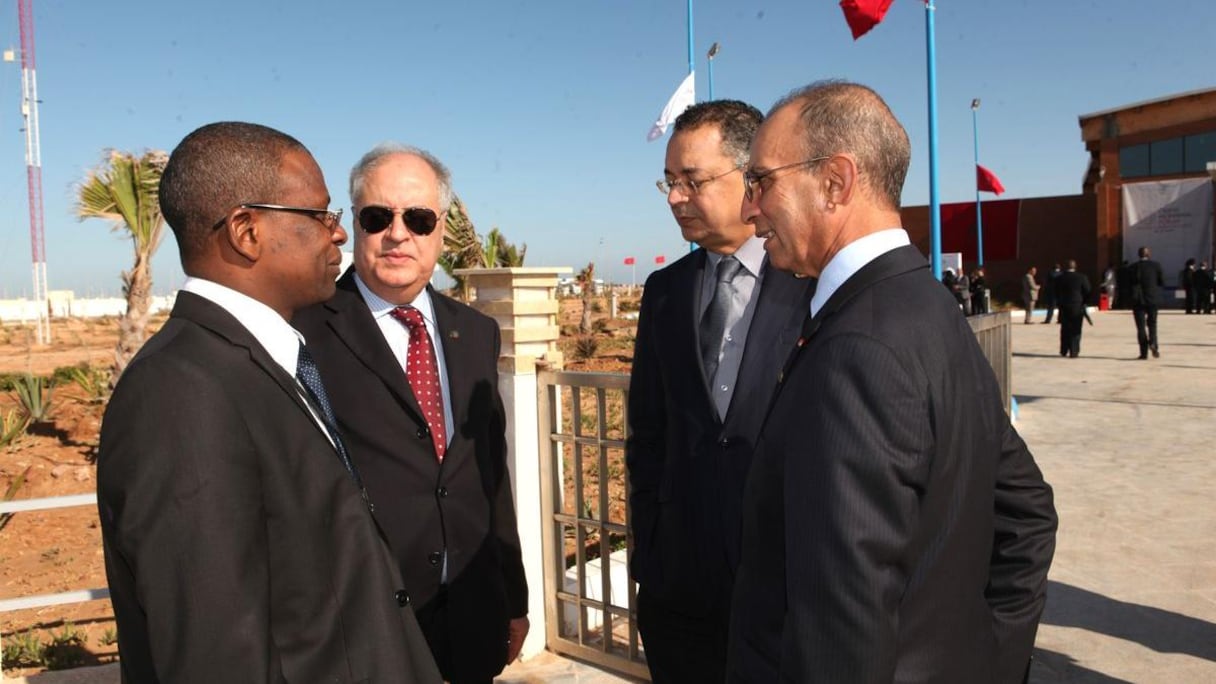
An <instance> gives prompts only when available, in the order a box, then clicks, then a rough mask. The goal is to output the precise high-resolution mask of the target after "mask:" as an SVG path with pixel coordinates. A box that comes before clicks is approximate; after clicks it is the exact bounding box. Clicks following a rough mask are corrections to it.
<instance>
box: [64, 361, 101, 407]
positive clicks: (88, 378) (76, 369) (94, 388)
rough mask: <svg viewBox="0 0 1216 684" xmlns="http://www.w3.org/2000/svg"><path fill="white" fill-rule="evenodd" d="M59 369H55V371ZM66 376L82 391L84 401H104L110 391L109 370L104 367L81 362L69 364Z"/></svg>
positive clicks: (97, 402) (98, 402) (95, 402)
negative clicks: (76, 364)
mask: <svg viewBox="0 0 1216 684" xmlns="http://www.w3.org/2000/svg"><path fill="white" fill-rule="evenodd" d="M59 370H60V369H56V371H55V372H56V373H58V372H59ZM66 370H67V371H68V373H67V375H68V378H69V379H70V380H71V381H72V382H74V383H76V386H77V387H79V388H80V390H81V392H83V393H84V396H85V401H86V402H88V403H90V404H101V403H104V402H105V400H106V397H107V396H108V395H109V393H110V371H109V370H108V369H105V368H93V367H92V366H90V365H88V364H85V363H82V364H80V365H79V366H69V367H67V369H66Z"/></svg>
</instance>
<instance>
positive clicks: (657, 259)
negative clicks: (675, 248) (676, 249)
mask: <svg viewBox="0 0 1216 684" xmlns="http://www.w3.org/2000/svg"><path fill="white" fill-rule="evenodd" d="M654 262H655V263H656V264H662V263H666V262H667V257H665V256H663V255H662V254H660V255H659V256H657V257H655V258H654Z"/></svg>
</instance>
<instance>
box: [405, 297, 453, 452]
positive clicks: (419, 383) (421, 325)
mask: <svg viewBox="0 0 1216 684" xmlns="http://www.w3.org/2000/svg"><path fill="white" fill-rule="evenodd" d="M392 316H393V318H395V319H397V320H398V321H400V322H401V324H402V325H404V326H405V327H406V329H407V330H409V331H410V351H409V356H408V358H407V359H406V363H405V378H406V380H407V381H408V382H409V383H410V389H412V390H413V391H414V397H415V398H416V399H418V405H419V406H421V407H422V415H423V416H424V417H425V418H426V424H427V427H428V429H429V430H430V433H431V439H432V440H433V441H434V442H435V456H436V458H438V459H439V461H440V462H442V461H443V453H444V451H445V450H446V449H447V446H448V437H447V428H446V427H445V423H444V418H443V392H441V391H440V389H439V363H438V362H436V360H435V347H433V346H432V345H431V336H430V335H428V334H427V332H426V322H425V321H424V320H423V319H422V312H421V311H419V310H418V309H415V308H414V307H412V306H399V307H397V308H395V309H393V311H392Z"/></svg>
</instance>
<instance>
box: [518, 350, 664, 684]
mask: <svg viewBox="0 0 1216 684" xmlns="http://www.w3.org/2000/svg"><path fill="white" fill-rule="evenodd" d="M628 393H629V376H628V375H627V374H624V373H578V372H564V371H541V372H539V373H538V374H537V394H538V397H537V400H538V402H539V404H538V406H537V415H538V416H539V422H540V444H541V464H540V473H541V496H542V498H543V501H542V504H541V508H542V515H543V520H544V521H545V522H544V527H543V529H542V540H543V546H544V553H545V618H546V620H545V623H546V630H547V633H546V635H545V637H546V641H547V645H548V647H549V649H550V650H552V651H554V652H556V653H561V654H565V655H570V656H574V657H576V658H581V659H583V660H586V661H589V662H591V663H594V664H596V665H599V666H600V667H603V668H606V669H609V670H612V671H614V672H618V673H621V674H624V675H629V676H631V677H637V678H639V679H649V678H650V675H649V673H648V672H647V670H646V661H645V656H644V655H643V653H642V648H641V644H640V642H639V639H638V628H637V619H636V616H637V585H635V584H634V582H633V581H632V580H630V579H629V572H628V554H629V549H631V548H632V547H633V540H632V538H631V537H630V536H629V517H628V516H629V513H628V501H629V492H628V486H629V484H628V478H627V477H626V476H625V431H626V425H628V416H627V410H628V408H627V405H628V401H627V400H628Z"/></svg>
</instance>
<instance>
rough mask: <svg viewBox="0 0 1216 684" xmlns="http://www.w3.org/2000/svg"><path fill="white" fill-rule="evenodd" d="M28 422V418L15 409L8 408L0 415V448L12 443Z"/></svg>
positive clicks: (23, 430)
mask: <svg viewBox="0 0 1216 684" xmlns="http://www.w3.org/2000/svg"><path fill="white" fill-rule="evenodd" d="M29 424H30V419H29V418H27V417H26V416H25V414H24V413H22V412H21V411H18V410H17V409H10V410H9V411H8V413H5V414H4V415H3V416H0V448H3V447H6V446H8V445H10V444H12V443H13V442H14V441H15V440H16V439H17V438H18V437H19V436H21V434H22V433H24V432H25V428H26V426H27V425H29Z"/></svg>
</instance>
